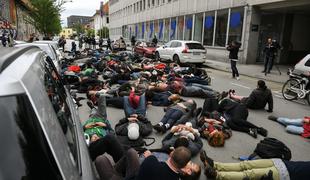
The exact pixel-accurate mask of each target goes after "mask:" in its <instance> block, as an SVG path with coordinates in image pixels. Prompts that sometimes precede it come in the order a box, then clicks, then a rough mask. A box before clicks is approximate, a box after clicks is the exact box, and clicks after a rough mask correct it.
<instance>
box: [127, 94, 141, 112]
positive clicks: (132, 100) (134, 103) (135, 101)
mask: <svg viewBox="0 0 310 180" xmlns="http://www.w3.org/2000/svg"><path fill="white" fill-rule="evenodd" d="M139 102H140V96H137V95H135V92H134V91H130V94H129V104H130V105H131V107H133V108H134V109H137V107H138V106H139Z"/></svg>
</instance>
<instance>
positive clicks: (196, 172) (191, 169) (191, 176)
mask: <svg viewBox="0 0 310 180" xmlns="http://www.w3.org/2000/svg"><path fill="white" fill-rule="evenodd" d="M181 171H182V172H181V179H182V180H198V179H199V177H200V174H201V167H200V165H198V164H196V163H194V162H192V161H189V162H188V163H187V165H186V166H185V167H184V168H182V169H181Z"/></svg>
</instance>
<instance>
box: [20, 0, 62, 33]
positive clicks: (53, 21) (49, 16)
mask: <svg viewBox="0 0 310 180" xmlns="http://www.w3.org/2000/svg"><path fill="white" fill-rule="evenodd" d="M29 2H30V4H31V5H30V9H31V10H30V11H29V17H25V20H26V22H28V23H29V24H32V25H33V26H34V27H35V28H36V29H37V30H38V31H39V32H40V33H42V34H43V35H44V36H48V35H52V34H58V33H59V32H60V31H61V23H60V11H61V6H62V5H63V3H59V4H56V1H54V0H29ZM62 2H64V1H62Z"/></svg>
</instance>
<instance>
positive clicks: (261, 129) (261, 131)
mask: <svg viewBox="0 0 310 180" xmlns="http://www.w3.org/2000/svg"><path fill="white" fill-rule="evenodd" d="M257 132H258V134H260V135H262V136H264V137H267V136H268V131H267V130H266V129H264V128H262V127H260V128H258V129H257Z"/></svg>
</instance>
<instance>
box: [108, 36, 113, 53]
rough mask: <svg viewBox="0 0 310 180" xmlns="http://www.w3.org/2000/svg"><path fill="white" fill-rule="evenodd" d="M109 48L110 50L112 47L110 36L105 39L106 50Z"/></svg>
mask: <svg viewBox="0 0 310 180" xmlns="http://www.w3.org/2000/svg"><path fill="white" fill-rule="evenodd" d="M108 49H110V50H111V51H112V47H111V39H110V37H108V40H107V50H108Z"/></svg>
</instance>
